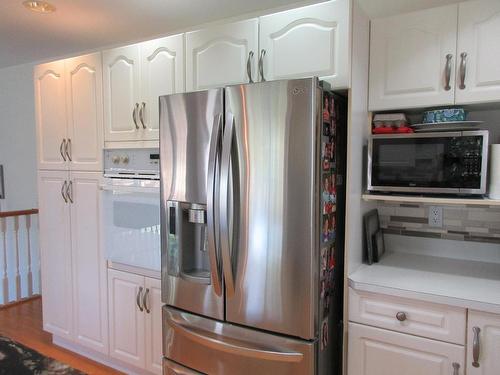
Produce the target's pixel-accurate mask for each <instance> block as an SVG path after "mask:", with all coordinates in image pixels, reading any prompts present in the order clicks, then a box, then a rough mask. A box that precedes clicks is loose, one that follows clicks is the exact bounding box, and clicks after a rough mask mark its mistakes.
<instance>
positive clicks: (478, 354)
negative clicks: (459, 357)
mask: <svg viewBox="0 0 500 375" xmlns="http://www.w3.org/2000/svg"><path fill="white" fill-rule="evenodd" d="M499 373H500V315H495V314H488V313H483V312H478V311H472V310H469V320H468V332H467V374H468V375H498V374H499Z"/></svg>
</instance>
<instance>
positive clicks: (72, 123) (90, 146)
mask: <svg viewBox="0 0 500 375" xmlns="http://www.w3.org/2000/svg"><path fill="white" fill-rule="evenodd" d="M65 66H66V77H67V80H66V103H67V110H68V138H67V142H68V145H67V151H68V155H67V157H69V159H71V160H70V168H71V169H72V170H84V171H85V170H86V171H98V170H100V169H101V168H102V147H103V144H104V143H103V142H104V141H103V113H102V111H103V104H102V61H101V54H100V53H94V54H91V55H85V56H79V57H75V58H72V59H68V60H66V61H65Z"/></svg>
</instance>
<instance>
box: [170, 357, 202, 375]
mask: <svg viewBox="0 0 500 375" xmlns="http://www.w3.org/2000/svg"><path fill="white" fill-rule="evenodd" d="M163 375H202V374H200V373H199V372H197V371H193V370H191V369H189V368H187V367H184V366H181V365H179V364H178V363H175V362H172V361H169V360H168V359H165V358H164V359H163Z"/></svg>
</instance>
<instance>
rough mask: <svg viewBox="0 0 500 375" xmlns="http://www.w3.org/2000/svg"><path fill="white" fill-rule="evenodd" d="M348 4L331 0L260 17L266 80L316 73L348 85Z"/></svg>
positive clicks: (335, 83) (338, 84)
mask: <svg viewBox="0 0 500 375" xmlns="http://www.w3.org/2000/svg"><path fill="white" fill-rule="evenodd" d="M350 24H351V23H350V4H349V1H348V0H333V1H328V2H325V3H320V4H315V5H311V6H306V7H302V8H297V9H292V10H288V11H285V12H280V13H275V14H270V15H267V16H264V17H260V40H259V43H260V51H259V57H260V54H261V53H262V51H264V53H265V55H264V56H263V59H262V62H263V73H264V78H265V79H266V80H276V79H291V78H301V77H310V76H319V77H320V78H321V79H324V80H327V81H329V82H330V84H331V85H332V87H334V88H347V87H349V72H350V55H351V54H350V40H351V39H350V34H351V30H350Z"/></svg>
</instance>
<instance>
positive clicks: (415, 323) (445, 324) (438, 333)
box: [349, 288, 466, 345]
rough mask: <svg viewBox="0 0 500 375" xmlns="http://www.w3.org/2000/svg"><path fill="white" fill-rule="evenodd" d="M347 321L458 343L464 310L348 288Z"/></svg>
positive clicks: (462, 331)
mask: <svg viewBox="0 0 500 375" xmlns="http://www.w3.org/2000/svg"><path fill="white" fill-rule="evenodd" d="M398 314H399V315H398ZM398 316H399V318H400V320H399V319H398ZM349 320H350V321H353V322H357V323H363V324H369V325H372V326H376V327H381V328H386V329H391V330H394V331H399V332H404V333H410V334H414V335H417V336H423V337H429V338H432V339H436V340H442V341H447V342H451V343H456V344H460V345H464V344H465V327H466V312H465V309H462V308H457V307H451V306H446V305H439V304H434V303H428V302H421V301H416V300H411V299H406V298H399V297H392V296H387V295H383V294H375V293H366V292H360V291H356V290H354V289H352V288H349Z"/></svg>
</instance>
